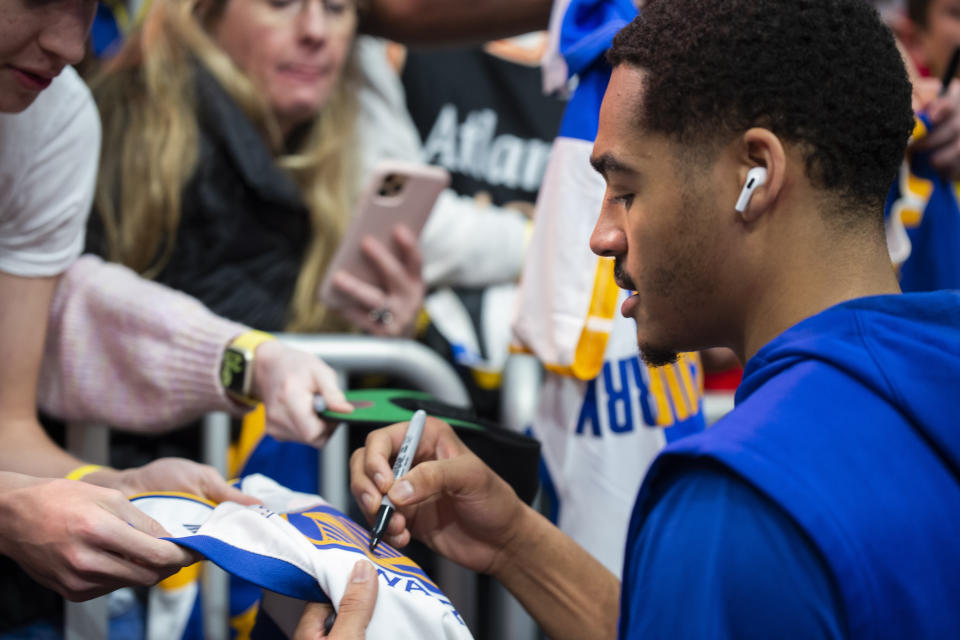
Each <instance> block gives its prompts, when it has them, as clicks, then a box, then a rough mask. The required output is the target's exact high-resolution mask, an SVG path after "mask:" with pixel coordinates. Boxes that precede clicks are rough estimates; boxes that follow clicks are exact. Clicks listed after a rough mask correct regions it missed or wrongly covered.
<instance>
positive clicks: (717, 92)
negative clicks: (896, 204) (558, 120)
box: [351, 0, 960, 638]
mask: <svg viewBox="0 0 960 640" xmlns="http://www.w3.org/2000/svg"><path fill="white" fill-rule="evenodd" d="M610 61H611V63H612V64H613V66H614V71H613V75H612V77H611V79H610V83H609V86H608V87H607V91H606V94H605V97H604V101H603V105H602V107H601V113H600V121H599V132H598V135H597V138H596V141H595V144H594V148H593V154H592V158H591V162H592V164H593V166H594V168H595V169H597V170H598V171H599V172H600V173H601V175H602V176H603V178H604V180H605V182H606V185H607V190H606V195H605V198H604V204H603V209H602V211H601V214H600V219H599V221H598V223H597V225H596V228H595V229H594V231H593V235H592V237H591V239H590V243H591V247H592V248H593V250H594V251H595V252H597V253H598V254H601V255H605V256H611V257H614V258H615V259H616V262H617V273H618V281H619V283H620V285H621V286H623V287H624V288H628V289H631V290H633V291H634V292H635V293H634V295H632V296H631V297H630V298H629V299H628V300H627V301H626V302H625V303H624V304H623V306H622V309H621V311H622V313H623V314H624V315H627V316H630V317H632V318H634V319H635V320H636V322H637V337H638V342H639V344H640V347H641V350H642V352H643V354H644V357H645V358H646V359H647V360H648V361H651V362H653V363H662V362H666V361H669V360H670V359H671V358H672V354H673V353H675V352H678V351H685V350H693V349H702V348H706V347H711V346H727V347H730V348H732V349H733V350H734V351H735V352H736V353H737V355H738V356H739V357H740V358H741V359H742V360H743V361H744V362H746V363H747V364H746V368H745V373H744V381H743V383H742V385H741V387H740V389H739V391H738V394H737V408H736V409H735V410H734V411H733V412H732V413H731V414H729V415H728V416H727V417H726V418H724V419H723V420H721V421H720V422H718V423H717V424H716V425H715V426H714V427H713V428H711V429H709V430H707V431H706V432H704V433H701V434H695V435H692V436H689V437H687V438H685V439H683V440H680V441H678V442H676V443H673V444H671V445H669V446H668V447H667V448H666V449H665V451H664V452H663V453H662V454H661V455H660V456H659V457H658V459H657V460H656V461H655V463H654V465H653V467H652V469H651V471H650V473H649V474H648V476H647V479H646V480H645V482H644V485H643V487H642V488H641V490H640V493H639V496H638V499H637V503H636V505H635V507H634V511H633V516H632V519H631V525H630V531H629V534H628V540H627V549H626V558H625V562H624V571H623V583H622V586H621V585H620V584H619V583H618V582H617V580H616V578H615V577H614V576H613V574H611V573H610V572H609V571H607V570H606V569H604V568H603V566H602V565H600V564H599V563H598V562H597V561H595V560H593V559H592V558H591V557H590V556H589V555H588V554H586V553H585V552H584V551H583V550H582V549H580V548H578V547H577V545H576V544H575V543H574V542H573V541H572V540H570V539H569V538H567V537H566V536H564V535H563V534H562V533H561V532H559V531H558V530H557V529H555V528H554V527H553V526H552V525H550V524H549V523H548V522H547V521H546V520H545V519H543V518H542V517H541V516H540V515H539V514H537V513H536V512H534V511H533V510H531V509H529V508H528V507H526V506H525V505H524V504H523V503H521V502H520V501H519V500H518V499H517V498H516V496H515V495H514V494H513V492H512V491H511V490H510V489H509V487H507V485H506V484H505V483H504V482H503V481H502V480H500V479H499V478H497V477H496V476H495V475H494V474H493V473H492V472H490V471H489V469H487V468H486V467H485V466H484V465H483V464H482V463H481V462H480V461H479V460H478V459H477V458H476V457H475V456H474V455H473V454H472V453H470V452H469V451H468V450H467V449H466V448H465V447H464V446H463V444H462V443H461V442H460V441H459V440H457V439H456V436H455V435H454V434H453V432H452V431H451V430H450V429H449V428H448V427H446V426H445V425H443V423H441V422H439V421H430V422H429V423H428V426H427V429H426V431H425V433H424V436H423V438H422V440H421V443H420V448H419V453H418V462H419V464H418V465H417V466H416V467H414V469H413V470H411V471H410V473H409V474H408V475H406V476H405V477H404V478H402V479H400V480H399V481H398V482H393V480H392V475H391V473H390V465H389V462H390V460H391V458H392V456H393V455H395V453H396V451H397V450H398V448H399V447H400V443H401V440H402V438H403V433H404V430H405V425H402V424H401V425H394V426H392V427H388V428H386V429H384V430H381V431H378V432H375V433H374V434H372V435H371V437H370V438H369V439H368V442H367V446H366V447H365V448H364V449H361V450H359V451H358V452H356V453H355V454H354V457H353V459H352V461H351V469H352V489H353V492H354V495H355V496H356V497H357V499H358V501H359V502H360V504H361V505H362V506H363V508H364V509H365V510H366V511H367V512H368V515H370V516H371V517H372V515H373V514H374V513H375V512H376V509H377V505H378V504H379V501H380V497H381V495H382V493H385V492H388V493H389V496H390V498H391V499H392V500H393V502H394V504H396V505H397V506H398V511H399V513H398V514H397V515H396V516H395V517H394V518H393V520H392V521H391V523H390V527H389V529H388V537H387V538H386V539H387V541H388V542H390V543H392V544H396V545H404V544H406V543H407V542H408V541H409V540H410V538H411V536H416V537H418V538H420V539H422V540H424V541H425V542H426V543H427V544H429V545H431V546H432V547H433V548H434V549H436V550H437V551H438V552H440V553H442V554H444V555H446V556H448V557H450V558H451V559H453V560H455V561H457V562H460V563H461V564H464V565H466V566H468V567H470V568H472V569H474V570H477V571H483V572H488V573H490V574H492V575H494V576H495V577H497V578H498V579H499V580H501V581H502V582H503V583H504V584H505V585H506V586H507V587H508V588H509V589H510V590H511V591H512V592H513V593H514V594H515V595H516V596H517V597H518V598H519V599H520V601H521V602H522V603H523V604H524V606H525V607H526V608H527V609H528V610H529V611H530V612H531V614H532V615H533V616H534V617H535V618H536V619H537V620H538V622H539V623H540V624H541V625H542V627H543V628H544V630H545V631H546V633H547V634H548V635H549V636H550V637H553V638H576V637H591V638H596V637H611V636H614V635H616V633H617V632H616V628H617V625H618V624H619V635H620V637H622V638H641V637H645V638H646V637H650V638H663V637H671V638H678V637H684V638H685V637H691V638H693V637H697V638H699V637H733V638H744V637H757V638H770V637H804V638H806V637H863V638H885V637H890V638H899V637H906V636H911V637H914V636H917V637H953V636H956V635H958V634H960V613H958V612H957V610H956V608H955V607H954V606H953V604H952V598H953V596H952V594H955V593H958V592H960V575H958V574H957V572H956V571H955V568H956V567H957V566H960V548H958V547H957V545H956V544H955V540H954V538H955V535H954V534H955V532H956V531H958V530H960V516H958V515H957V514H958V513H960V484H958V481H957V478H958V476H960V435H958V432H957V430H956V429H955V428H954V424H955V418H954V416H953V413H955V411H953V410H952V409H953V407H955V406H956V404H955V403H954V402H953V401H952V400H951V398H952V395H953V389H954V388H955V386H956V380H957V379H958V376H960V347H958V345H960V297H958V294H956V293H951V292H938V293H929V294H907V295H900V294H899V288H898V285H897V280H896V276H895V275H894V272H893V270H892V268H891V265H890V261H889V258H888V255H887V250H886V244H885V239H884V229H883V204H884V199H885V197H886V194H887V191H888V189H889V187H890V184H891V181H892V179H893V177H894V175H895V174H896V171H897V167H898V166H899V164H900V162H901V160H902V158H903V153H904V148H905V145H906V142H907V137H908V135H909V133H910V130H911V127H912V112H911V102H910V85H909V82H908V80H907V76H906V73H905V71H904V68H903V63H902V60H901V58H900V56H899V54H898V52H897V50H896V47H895V45H894V42H893V38H892V36H891V35H890V33H889V32H888V31H887V30H886V28H885V27H884V26H883V25H882V23H881V22H880V19H879V17H878V16H877V15H876V13H875V12H874V11H873V9H872V8H870V6H869V5H868V4H867V3H865V2H863V1H862V0H820V1H812V0H722V1H721V0H651V1H650V2H648V3H647V4H646V6H645V7H644V9H643V11H642V13H641V15H640V17H639V18H637V19H636V20H635V21H634V22H633V23H631V24H630V25H629V26H628V27H626V28H625V29H624V30H623V31H621V33H620V34H619V35H618V36H617V38H616V39H615V40H614V44H613V48H612V50H611V52H610ZM761 169H762V171H760V170H761ZM751 179H752V182H751ZM744 192H746V193H748V194H749V196H750V197H749V198H742V197H741V196H742V194H744ZM744 200H745V202H744ZM738 205H740V206H738ZM597 526H603V523H597ZM618 619H619V622H617V621H618Z"/></svg>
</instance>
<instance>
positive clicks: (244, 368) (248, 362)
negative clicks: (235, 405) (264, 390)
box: [220, 330, 276, 406]
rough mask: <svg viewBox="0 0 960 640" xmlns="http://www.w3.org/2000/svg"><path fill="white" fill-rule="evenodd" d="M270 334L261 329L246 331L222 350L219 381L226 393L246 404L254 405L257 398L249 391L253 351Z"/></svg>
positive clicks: (270, 337) (267, 339) (268, 337)
mask: <svg viewBox="0 0 960 640" xmlns="http://www.w3.org/2000/svg"><path fill="white" fill-rule="evenodd" d="M275 339H276V338H274V337H273V336H272V335H270V334H269V333H265V332H263V331H253V330H251V331H247V332H246V333H241V334H240V335H239V336H237V337H236V338H234V340H233V341H232V342H231V343H230V345H229V346H228V347H227V348H226V350H225V351H224V352H223V361H222V362H221V364H220V383H221V384H222V385H223V388H224V389H225V390H226V392H227V395H229V396H230V397H231V398H233V399H234V400H236V401H237V402H240V403H242V404H245V405H247V406H255V405H256V404H257V399H256V398H254V397H253V396H252V394H251V392H250V389H251V387H252V386H253V352H254V351H255V350H256V348H257V347H258V346H260V345H261V344H263V343H264V342H267V341H269V340H275Z"/></svg>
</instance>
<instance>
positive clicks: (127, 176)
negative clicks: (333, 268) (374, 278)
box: [91, 0, 356, 331]
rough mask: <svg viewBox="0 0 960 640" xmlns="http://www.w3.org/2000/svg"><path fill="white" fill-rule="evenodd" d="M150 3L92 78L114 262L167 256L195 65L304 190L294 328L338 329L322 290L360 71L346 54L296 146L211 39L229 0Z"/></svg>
mask: <svg viewBox="0 0 960 640" xmlns="http://www.w3.org/2000/svg"><path fill="white" fill-rule="evenodd" d="M228 1H230V0H210V2H209V3H207V4H201V1H200V0H154V2H153V5H152V7H151V8H150V10H149V12H148V13H147V15H146V17H145V19H144V22H143V25H142V26H141V27H140V28H138V29H137V30H135V31H134V32H133V33H131V34H130V37H129V39H128V40H127V42H126V43H125V45H124V46H123V47H122V49H121V50H120V52H119V53H118V54H117V55H116V57H115V58H113V59H112V60H111V61H110V63H109V64H108V65H107V66H106V67H105V68H104V70H103V72H102V73H101V74H99V75H98V76H97V77H96V78H95V79H94V80H93V81H92V82H91V88H92V90H93V94H94V97H95V98H96V101H97V105H98V107H99V109H100V113H101V117H102V120H103V148H104V150H105V152H104V153H103V154H102V155H101V159H100V174H99V178H98V181H97V188H96V195H95V207H96V209H97V211H98V212H99V214H100V216H101V218H102V221H103V227H104V233H105V238H104V239H105V242H106V252H107V258H108V259H110V260H112V261H115V262H120V263H123V264H125V265H127V266H129V267H130V268H132V269H134V270H136V271H137V272H139V273H141V274H143V275H144V276H146V277H155V276H156V275H157V274H158V273H160V271H161V270H162V269H163V267H164V266H165V265H166V264H167V262H168V261H169V260H170V257H171V255H172V253H173V249H174V242H175V238H176V232H177V227H178V226H179V224H180V210H181V194H182V192H183V189H184V187H185V186H186V183H187V181H188V180H189V179H190V177H191V176H192V175H193V173H194V171H195V169H196V163H197V135H198V131H197V116H196V103H195V96H194V93H195V92H194V69H195V66H196V64H198V63H199V64H201V65H203V66H204V67H205V68H206V69H207V70H208V71H209V72H210V73H211V74H212V75H213V76H214V77H215V78H216V80H217V81H218V82H219V83H220V84H221V86H223V88H224V89H225V90H226V91H227V92H228V93H229V94H230V95H231V96H232V97H233V99H234V100H236V102H237V104H239V105H240V107H241V108H242V109H243V111H244V112H245V113H246V114H247V116H248V117H249V118H250V119H251V121H252V122H253V123H254V124H255V125H256V126H257V127H258V128H259V129H260V131H261V132H262V134H263V135H264V137H265V139H266V140H267V142H268V144H269V146H270V148H271V149H272V151H273V153H274V157H275V158H276V161H277V164H278V166H280V167H281V168H283V169H284V170H286V171H287V172H288V173H289V174H290V175H291V176H292V177H293V179H294V180H295V181H296V183H297V184H298V185H299V187H300V191H301V193H302V195H303V199H304V202H305V203H306V205H307V208H308V209H309V211H310V225H311V232H312V233H311V238H310V241H309V244H308V247H307V251H306V254H305V257H304V259H303V262H302V264H301V268H300V274H299V276H298V278H297V283H296V286H295V288H294V293H293V297H292V299H291V301H290V306H289V309H288V324H287V327H286V329H287V330H288V331H320V330H328V329H334V328H336V329H341V328H342V323H339V322H337V321H335V320H332V319H331V318H329V317H328V314H327V313H326V309H325V308H324V307H323V306H322V305H321V304H320V303H318V302H317V301H316V298H315V295H316V290H317V287H318V285H319V283H320V280H321V277H322V276H323V273H324V271H325V270H326V266H327V264H328V262H329V260H330V257H331V256H332V255H333V251H334V249H335V248H336V247H337V245H338V244H339V242H340V239H341V237H342V235H343V231H344V228H345V226H346V222H347V218H348V216H349V212H350V210H351V204H352V203H351V198H352V194H353V184H352V182H351V180H352V176H353V173H354V172H353V168H354V166H355V162H356V159H355V155H354V153H353V150H354V147H355V145H354V113H355V108H354V96H355V86H354V74H355V71H354V69H353V56H352V55H351V56H350V57H349V59H348V61H347V63H346V64H345V66H344V70H343V73H342V76H341V79H340V81H339V82H338V84H337V87H336V89H335V90H334V92H333V94H332V95H331V97H330V98H329V100H328V101H327V103H326V104H325V105H324V107H323V108H322V110H321V112H320V113H319V114H318V115H317V117H316V118H315V119H314V120H313V122H312V123H310V124H309V126H308V129H307V130H306V131H305V132H304V133H303V135H302V136H298V143H297V144H296V148H294V149H285V148H284V140H283V139H282V136H281V135H280V129H279V126H278V124H277V122H276V120H275V118H274V116H273V114H272V113H271V111H270V109H269V106H268V105H267V104H266V102H265V100H264V99H263V98H262V97H261V93H260V92H259V91H258V90H257V88H256V87H254V85H253V83H252V82H251V81H250V79H249V78H247V76H246V75H245V74H244V73H243V72H242V71H241V70H240V69H239V68H238V67H237V66H236V65H235V64H234V63H233V61H232V60H231V59H230V57H229V56H228V55H227V54H226V53H225V52H224V51H223V50H222V49H221V48H220V47H219V46H218V45H217V44H216V43H215V42H214V41H213V39H212V38H211V37H210V36H209V35H208V32H207V29H208V28H209V27H210V25H211V24H213V23H215V22H216V20H217V19H218V18H219V17H220V14H221V13H222V11H223V9H224V7H225V6H226V2H228Z"/></svg>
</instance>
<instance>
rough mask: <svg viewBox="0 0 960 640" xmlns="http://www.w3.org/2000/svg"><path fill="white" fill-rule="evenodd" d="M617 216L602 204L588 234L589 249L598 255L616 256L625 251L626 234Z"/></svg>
mask: <svg viewBox="0 0 960 640" xmlns="http://www.w3.org/2000/svg"><path fill="white" fill-rule="evenodd" d="M616 218H617V216H616V215H614V214H612V213H611V212H610V211H608V210H607V207H606V206H604V207H603V208H602V209H601V210H600V217H599V218H598V219H597V224H596V225H595V226H594V227H593V233H591V234H590V250H591V251H593V252H594V253H595V254H597V255H598V256H607V257H616V256H619V255H623V254H624V253H626V251H627V236H626V233H625V232H624V230H623V228H622V227H621V226H620V224H619V223H618V222H617V219H616Z"/></svg>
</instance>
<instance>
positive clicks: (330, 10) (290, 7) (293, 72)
mask: <svg viewBox="0 0 960 640" xmlns="http://www.w3.org/2000/svg"><path fill="white" fill-rule="evenodd" d="M5 1H7V0H0V2H5ZM356 25H357V14H356V9H355V5H354V0H229V2H228V3H227V6H226V8H225V9H224V12H223V15H222V16H221V17H220V19H219V21H218V22H217V24H216V26H215V27H214V29H213V37H214V39H215V40H216V41H217V42H218V43H219V44H220V46H221V47H223V49H224V50H225V51H226V52H227V54H228V55H229V56H230V57H231V58H232V59H233V61H234V63H235V64H236V65H237V66H238V67H240V69H241V70H243V72H244V73H246V74H247V76H249V77H250V79H251V80H252V81H253V82H254V84H255V85H256V86H257V88H259V89H260V90H261V91H263V92H264V94H265V95H266V98H267V100H268V101H269V104H270V108H271V109H272V110H273V113H274V115H275V116H276V118H277V120H278V121H279V123H280V126H281V128H282V129H283V132H284V134H286V133H289V132H290V130H291V129H293V128H294V127H296V126H297V125H299V124H302V123H304V122H306V121H308V120H310V119H311V118H313V117H314V116H315V115H316V114H317V112H318V111H319V110H320V109H321V108H322V107H323V105H324V104H325V103H326V101H327V99H329V97H330V95H331V94H332V93H333V88H334V87H335V86H336V84H337V81H338V80H339V79H340V74H341V72H342V71H343V65H344V62H345V61H346V59H347V54H348V53H349V51H350V45H351V44H352V42H353V36H354V32H355V30H356Z"/></svg>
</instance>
